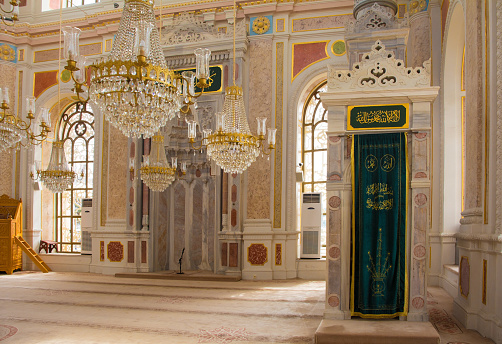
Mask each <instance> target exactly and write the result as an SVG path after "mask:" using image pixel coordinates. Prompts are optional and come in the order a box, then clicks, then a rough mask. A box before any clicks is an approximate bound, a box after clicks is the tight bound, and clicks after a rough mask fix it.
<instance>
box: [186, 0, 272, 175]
mask: <svg viewBox="0 0 502 344" xmlns="http://www.w3.org/2000/svg"><path fill="white" fill-rule="evenodd" d="M235 23H236V2H235V0H234V40H233V48H234V58H233V86H229V87H227V88H226V89H225V101H224V103H223V112H221V113H218V114H216V132H214V133H212V132H211V130H210V129H205V130H204V131H203V139H202V143H201V147H203V146H205V148H206V150H207V155H208V156H209V158H210V159H211V160H213V161H214V162H215V163H216V164H217V165H218V166H220V167H221V168H222V169H223V171H224V172H226V173H242V172H244V171H245V170H246V169H247V168H248V167H249V166H250V165H251V164H252V163H253V162H254V161H255V160H256V158H257V157H258V155H259V154H260V152H262V153H264V154H270V150H272V149H274V148H275V134H276V129H271V128H269V130H268V149H269V152H266V150H265V146H264V143H263V141H264V139H265V134H266V120H267V118H266V117H259V118H257V121H258V133H257V134H258V135H257V136H255V135H253V134H252V133H251V131H250V130H249V125H248V121H247V115H246V109H245V107H244V99H243V91H242V88H241V87H239V86H236V85H235V70H236V68H235ZM196 132H197V122H196V121H194V120H191V121H188V139H189V142H190V143H191V145H192V147H193V144H194V142H195V137H196ZM201 147H199V149H200V148H201ZM193 148H194V149H197V148H195V147H193Z"/></svg>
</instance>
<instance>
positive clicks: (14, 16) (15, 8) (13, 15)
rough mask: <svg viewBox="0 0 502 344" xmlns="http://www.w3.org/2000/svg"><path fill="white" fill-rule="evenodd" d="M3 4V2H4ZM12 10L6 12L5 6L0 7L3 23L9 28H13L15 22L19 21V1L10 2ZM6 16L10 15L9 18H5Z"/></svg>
mask: <svg viewBox="0 0 502 344" xmlns="http://www.w3.org/2000/svg"><path fill="white" fill-rule="evenodd" d="M2 4H3V1H2ZM9 4H10V9H9V10H5V9H4V8H3V6H0V12H2V14H0V18H1V19H2V23H4V24H5V25H8V26H13V25H14V24H15V22H17V21H18V20H19V18H18V16H19V1H18V0H10V2H9ZM5 14H8V15H9V16H5Z"/></svg>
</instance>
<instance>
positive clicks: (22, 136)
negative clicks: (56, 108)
mask: <svg viewBox="0 0 502 344" xmlns="http://www.w3.org/2000/svg"><path fill="white" fill-rule="evenodd" d="M0 95H1V97H2V103H1V105H0V109H1V110H2V111H1V113H0V152H2V151H5V150H7V149H9V148H19V146H20V145H23V146H26V145H36V144H40V143H41V142H43V141H44V140H45V139H46V138H47V134H48V133H49V132H50V131H51V130H50V129H49V126H48V125H47V123H49V110H48V109H46V108H42V109H41V111H42V116H41V117H42V118H41V123H40V125H39V128H38V129H37V128H35V129H36V130H38V131H34V128H32V124H33V122H35V121H34V120H35V116H34V115H33V114H34V112H35V97H28V98H26V107H27V111H28V114H27V115H26V118H27V120H28V121H24V120H22V119H21V118H19V117H17V116H15V115H11V114H8V113H7V110H9V88H8V87H4V88H3V89H1V88H0Z"/></svg>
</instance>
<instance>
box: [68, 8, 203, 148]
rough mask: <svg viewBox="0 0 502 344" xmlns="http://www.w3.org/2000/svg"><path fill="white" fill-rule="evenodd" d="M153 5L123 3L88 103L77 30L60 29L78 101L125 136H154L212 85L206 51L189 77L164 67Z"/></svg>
mask: <svg viewBox="0 0 502 344" xmlns="http://www.w3.org/2000/svg"><path fill="white" fill-rule="evenodd" d="M153 4H154V1H153V0H125V7H124V11H123V13H122V17H121V19H120V25H119V30H118V32H117V35H116V38H115V41H114V43H113V47H112V51H111V53H110V55H109V56H108V57H107V58H106V59H103V60H101V61H100V62H97V63H95V64H93V65H91V66H90V68H91V75H90V85H89V88H88V93H87V98H85V97H81V96H80V94H81V93H83V92H84V89H83V86H84V85H85V84H84V83H85V81H86V77H85V68H86V66H85V61H84V60H83V59H82V58H80V56H79V35H80V29H78V28H72V27H66V28H64V29H63V31H64V37H65V56H66V59H67V66H65V69H67V70H69V71H70V72H71V74H72V78H73V80H74V82H75V85H76V86H75V89H74V90H75V92H76V93H77V95H78V97H79V99H80V100H81V101H82V102H87V101H88V100H89V99H90V100H92V101H94V102H95V103H96V104H98V106H99V108H100V110H101V112H102V113H103V114H104V116H105V118H106V119H107V120H108V121H109V122H110V123H111V124H112V125H113V126H115V127H116V128H118V129H119V130H120V131H121V132H122V133H123V134H124V135H126V136H128V137H135V138H139V137H141V135H143V137H145V138H147V137H151V136H153V135H154V134H155V133H156V132H157V131H158V130H159V128H161V127H163V126H165V125H166V123H167V121H168V120H170V119H172V118H173V117H174V116H175V115H176V114H178V113H179V111H180V109H181V108H182V107H184V106H185V105H191V104H193V103H194V99H195V98H197V97H198V96H200V95H201V94H202V92H203V91H204V89H205V88H207V87H209V86H210V84H208V78H209V58H210V56H211V52H210V51H209V50H208V49H198V50H197V51H196V59H197V63H196V67H197V68H196V73H195V75H194V76H193V77H189V78H187V77H185V76H182V75H179V74H177V73H175V72H174V71H172V70H170V69H168V68H167V65H166V62H165V59H164V55H163V53H162V49H161V47H160V42H159V32H158V31H157V29H156V27H155V14H154V9H153ZM78 71H82V72H81V75H80V76H79V75H75V74H76V73H77V72H78ZM195 78H197V82H196V81H195ZM195 85H196V86H197V87H199V88H200V89H201V90H202V91H201V92H199V93H198V94H196V93H195V92H194V86H195Z"/></svg>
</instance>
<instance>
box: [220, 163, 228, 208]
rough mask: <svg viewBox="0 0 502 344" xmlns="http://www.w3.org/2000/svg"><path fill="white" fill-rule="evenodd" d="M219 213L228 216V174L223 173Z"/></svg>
mask: <svg viewBox="0 0 502 344" xmlns="http://www.w3.org/2000/svg"><path fill="white" fill-rule="evenodd" d="M221 198H222V200H221V213H222V214H228V173H223V178H222V182H221Z"/></svg>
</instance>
